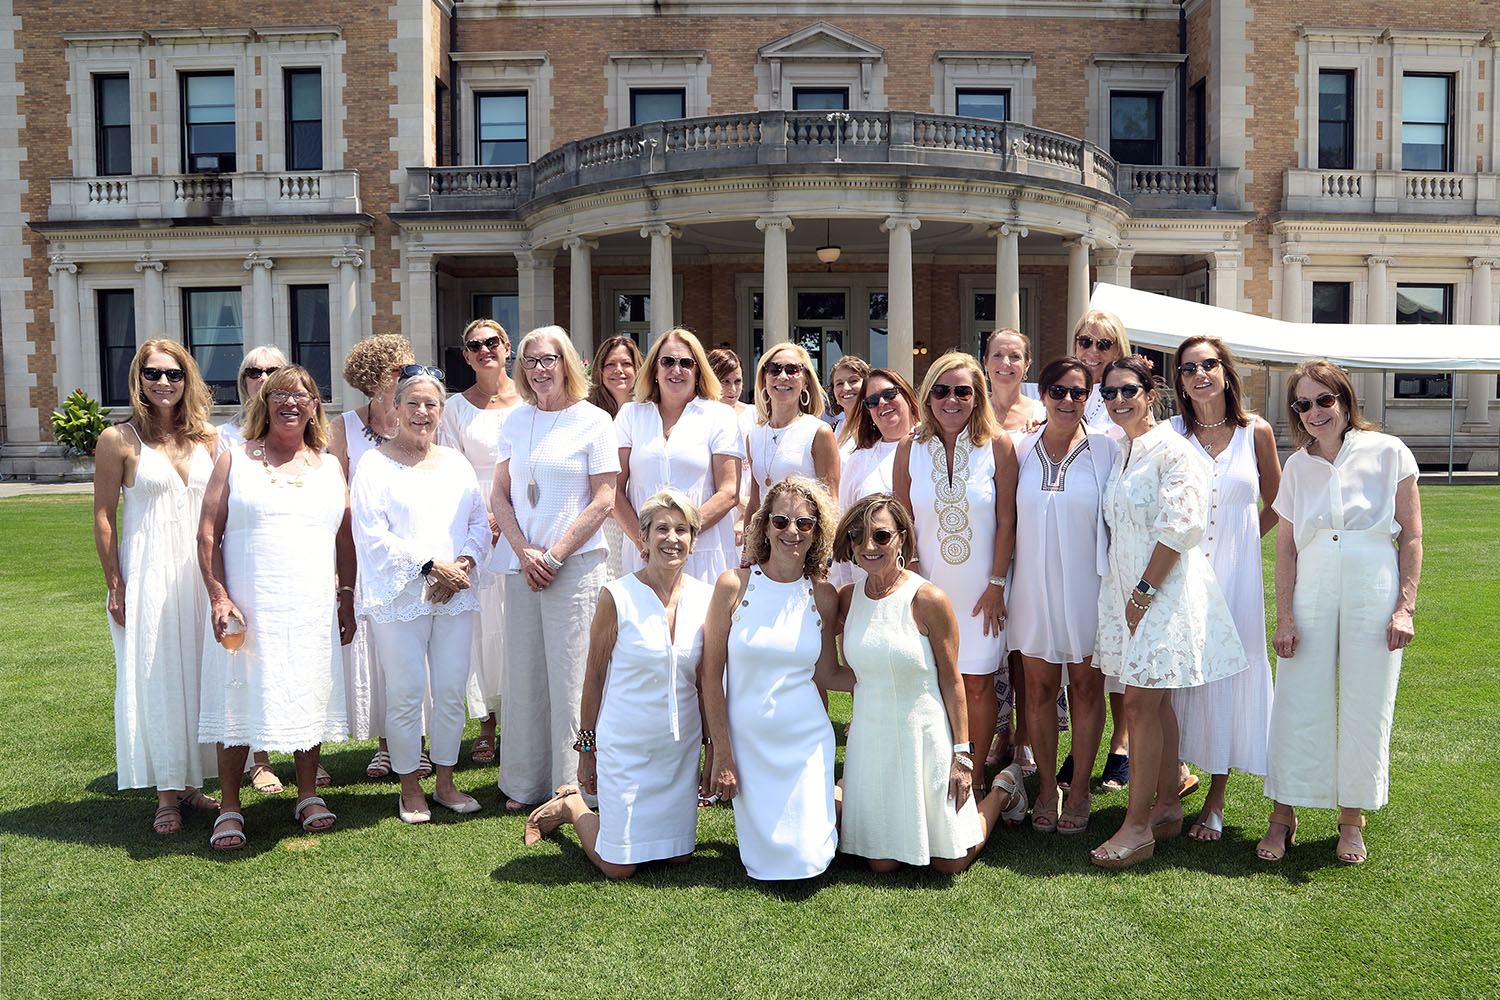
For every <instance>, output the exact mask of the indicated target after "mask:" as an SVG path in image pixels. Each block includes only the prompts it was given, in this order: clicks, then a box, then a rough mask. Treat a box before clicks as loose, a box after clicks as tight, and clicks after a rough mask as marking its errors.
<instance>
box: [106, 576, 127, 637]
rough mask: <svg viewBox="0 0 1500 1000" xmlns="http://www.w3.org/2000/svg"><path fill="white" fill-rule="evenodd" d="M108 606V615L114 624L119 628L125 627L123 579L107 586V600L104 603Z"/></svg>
mask: <svg viewBox="0 0 1500 1000" xmlns="http://www.w3.org/2000/svg"><path fill="white" fill-rule="evenodd" d="M105 606H106V607H108V608H109V616H110V617H111V618H113V619H114V620H115V624H116V625H118V626H120V627H121V628H124V627H125V581H124V580H121V581H120V582H119V583H116V584H112V585H111V586H110V588H109V600H108V601H107V602H106V604H105Z"/></svg>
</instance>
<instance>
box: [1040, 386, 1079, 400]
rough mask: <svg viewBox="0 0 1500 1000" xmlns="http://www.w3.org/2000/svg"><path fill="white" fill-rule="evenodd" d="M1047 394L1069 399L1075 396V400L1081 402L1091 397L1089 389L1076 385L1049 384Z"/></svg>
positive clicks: (1056, 397) (1055, 397)
mask: <svg viewBox="0 0 1500 1000" xmlns="http://www.w3.org/2000/svg"><path fill="white" fill-rule="evenodd" d="M1047 395H1048V396H1051V397H1052V398H1053V399H1067V398H1068V397H1069V396H1071V397H1073V402H1075V403H1081V402H1083V401H1084V400H1085V399H1088V398H1089V391H1088V390H1087V389H1085V388H1083V387H1081V386H1076V385H1049V386H1047Z"/></svg>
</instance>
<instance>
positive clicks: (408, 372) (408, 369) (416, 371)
mask: <svg viewBox="0 0 1500 1000" xmlns="http://www.w3.org/2000/svg"><path fill="white" fill-rule="evenodd" d="M396 374H397V375H398V376H400V377H401V378H411V377H412V376H413V375H430V376H432V377H433V378H435V379H437V380H438V381H439V382H446V381H447V380H448V376H446V375H444V374H443V370H442V369H441V368H433V367H432V366H431V365H402V366H401V367H400V368H398V369H397V370H396Z"/></svg>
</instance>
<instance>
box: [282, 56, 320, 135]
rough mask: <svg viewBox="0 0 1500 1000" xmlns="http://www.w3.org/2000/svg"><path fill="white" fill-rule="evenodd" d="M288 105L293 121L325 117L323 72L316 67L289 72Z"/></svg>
mask: <svg viewBox="0 0 1500 1000" xmlns="http://www.w3.org/2000/svg"><path fill="white" fill-rule="evenodd" d="M287 97H288V100H287V106H288V108H289V109H290V111H291V116H292V120H293V121H302V122H305V121H313V120H316V119H319V118H322V117H323V74H322V73H321V72H319V71H318V70H315V69H299V70H293V71H292V72H289V73H288V74H287Z"/></svg>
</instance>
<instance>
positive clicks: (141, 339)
mask: <svg viewBox="0 0 1500 1000" xmlns="http://www.w3.org/2000/svg"><path fill="white" fill-rule="evenodd" d="M135 269H136V272H137V273H138V274H140V276H141V286H142V287H141V312H140V317H141V320H142V321H141V322H140V323H137V324H136V327H135V341H136V346H137V347H139V346H140V345H141V344H144V343H145V342H146V341H148V340H151V339H152V338H153V337H165V336H166V335H167V317H166V307H167V302H166V299H165V298H163V296H162V272H163V271H165V270H166V269H167V265H166V264H165V263H163V262H162V261H159V260H156V259H155V258H153V257H152V256H151V255H150V254H148V253H143V254H141V255H140V256H139V257H137V258H136V260H135Z"/></svg>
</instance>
